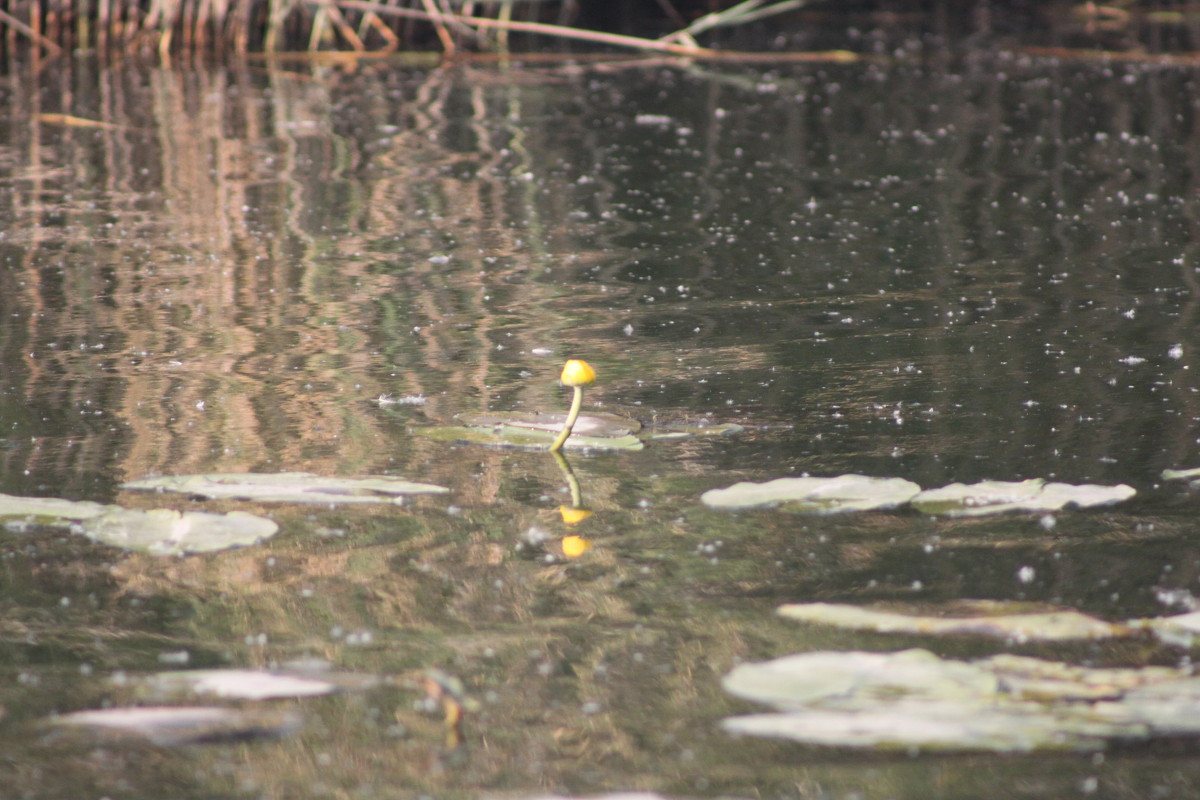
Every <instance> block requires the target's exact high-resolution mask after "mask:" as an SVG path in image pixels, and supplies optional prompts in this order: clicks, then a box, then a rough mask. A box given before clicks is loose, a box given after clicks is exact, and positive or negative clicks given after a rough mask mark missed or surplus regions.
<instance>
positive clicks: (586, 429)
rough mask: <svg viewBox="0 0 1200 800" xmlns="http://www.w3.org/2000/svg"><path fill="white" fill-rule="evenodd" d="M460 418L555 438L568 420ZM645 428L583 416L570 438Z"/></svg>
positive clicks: (515, 415)
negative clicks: (545, 434)
mask: <svg viewBox="0 0 1200 800" xmlns="http://www.w3.org/2000/svg"><path fill="white" fill-rule="evenodd" d="M458 419H459V420H460V421H461V422H462V423H463V425H466V426H467V427H469V428H517V429H521V430H532V431H540V432H542V433H548V434H550V438H551V439H553V438H554V437H555V436H557V435H558V432H559V431H561V430H562V426H563V424H564V423H566V421H567V415H566V414H538V413H535V412H526V411H513V412H499V411H497V412H491V413H484V414H461V415H459V417H458ZM641 429H642V423H640V422H638V421H637V420H635V419H629V418H627V417H619V416H617V415H616V414H605V413H596V414H581V415H580V416H579V418H578V419H577V420H575V425H574V427H573V428H571V436H572V437H574V436H590V437H594V438H600V439H615V438H617V437H620V436H625V435H626V434H630V433H637V432H638V431H640V430H641Z"/></svg>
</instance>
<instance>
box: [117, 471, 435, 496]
mask: <svg viewBox="0 0 1200 800" xmlns="http://www.w3.org/2000/svg"><path fill="white" fill-rule="evenodd" d="M121 488H122V489H131V490H135V491H158V492H178V493H180V494H186V495H191V496H193V497H200V498H205V499H209V500H216V499H231V500H253V501H257V502H262V503H328V504H333V503H402V502H404V496H405V495H410V494H442V493H445V492H448V491H450V490H449V489H447V488H446V487H444V486H435V485H434V484H431V483H414V482H413V481H408V480H405V479H403V478H396V477H392V476H390V475H368V476H367V477H365V478H336V477H324V476H320V475H312V474H310V473H307V472H278V473H257V472H250V473H213V474H208V475H166V476H162V477H158V478H145V479H142V480H137V481H129V482H128V483H123V484H121Z"/></svg>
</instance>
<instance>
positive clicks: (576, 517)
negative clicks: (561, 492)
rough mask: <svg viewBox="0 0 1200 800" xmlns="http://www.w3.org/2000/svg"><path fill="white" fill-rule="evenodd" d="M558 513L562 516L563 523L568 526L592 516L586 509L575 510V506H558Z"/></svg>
mask: <svg viewBox="0 0 1200 800" xmlns="http://www.w3.org/2000/svg"><path fill="white" fill-rule="evenodd" d="M558 513H560V514H562V519H563V522H565V523H567V524H568V525H574V524H576V523H578V522H583V521H584V520H585V519H587V518H588V517H590V516H591V515H592V512H591V511H588V510H587V509H586V508H576V507H575V506H559V507H558Z"/></svg>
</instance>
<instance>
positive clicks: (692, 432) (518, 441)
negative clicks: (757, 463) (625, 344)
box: [411, 411, 745, 450]
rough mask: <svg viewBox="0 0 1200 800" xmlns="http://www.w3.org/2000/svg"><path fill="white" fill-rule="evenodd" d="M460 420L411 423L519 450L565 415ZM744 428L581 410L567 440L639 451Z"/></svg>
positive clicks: (546, 435)
mask: <svg viewBox="0 0 1200 800" xmlns="http://www.w3.org/2000/svg"><path fill="white" fill-rule="evenodd" d="M459 420H460V421H461V422H462V423H463V424H461V425H451V426H442V427H433V428H412V429H411V430H412V432H413V434H415V435H417V436H423V437H425V438H427V439H434V440H436V441H440V442H466V443H470V444H483V445H490V446H492V447H511V448H516V449H521V450H545V449H546V448H547V447H549V446H550V443H551V442H553V441H554V439H555V437H556V436H558V433H559V431H561V430H562V426H563V423H564V422H566V415H565V414H537V413H531V412H524V411H514V412H504V411H497V412H491V413H485V414H462V415H460V416H459ZM743 430H745V429H744V428H743V427H742V426H741V425H737V424H734V423H715V422H707V421H700V422H682V423H678V424H666V425H655V426H654V427H653V428H645V429H643V428H642V424H641V423H640V422H638V421H637V420H633V419H629V418H628V417H621V416H618V415H616V414H606V413H596V414H583V415H581V416H580V417H579V419H578V420H576V422H575V426H574V427H573V428H572V429H571V436H570V437H569V438H568V439H567V441H566V443H565V444H564V445H563V447H564V448H566V449H571V450H641V449H642V448H643V447H645V440H655V439H689V438H693V437H697V436H727V435H730V434H734V433H739V432H741V431H743Z"/></svg>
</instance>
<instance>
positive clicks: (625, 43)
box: [337, 0, 717, 56]
mask: <svg viewBox="0 0 1200 800" xmlns="http://www.w3.org/2000/svg"><path fill="white" fill-rule="evenodd" d="M431 2H432V0H426V4H427V5H428V4H429V3H431ZM337 5H338V6H340V7H341V8H352V9H355V10H356V11H373V12H375V13H377V14H383V15H387V16H396V17H408V18H411V19H422V20H427V21H430V22H433V21H434V20H435V18H436V20H437V22H438V23H440V24H441V25H443V26H444V25H445V23H446V22H454V23H458V24H461V25H464V26H466V27H469V28H470V27H475V28H495V29H498V30H499V29H503V30H509V31H521V32H524V33H536V34H541V35H543V36H556V37H559V38H562V39H578V40H580V41H587V42H595V43H597V44H608V45H612V46H614V47H630V48H634V49H637V50H655V51H658V52H664V53H674V54H676V55H689V56H707V55H713V54H715V53H716V52H717V51H715V50H709V49H708V48H705V47H694V46H688V45H681V44H675V43H674V42H667V41H662V40H658V39H643V38H641V37H638V36H624V35H622V34H616V33H601V32H600V31H588V30H582V29H580V28H569V27H566V26H564V25H549V24H547V23H544V22H520V21H515V22H514V21H508V22H502V21H500V20H496V19H492V18H491V17H473V16H464V15H462V14H444V13H441V12H435V14H436V17H435V16H434V15H431V14H429V13H428V12H425V11H418V10H416V9H413V8H396V7H393V6H382V5H379V4H378V3H372V2H366V0H338V3H337ZM440 35H441V34H440V33H439V36H440ZM444 44H445V42H444V41H443V45H444ZM447 52H453V43H451V47H450V48H448V49H447Z"/></svg>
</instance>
